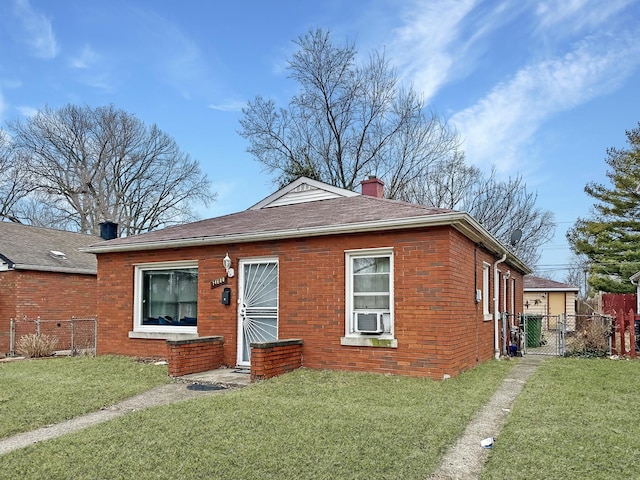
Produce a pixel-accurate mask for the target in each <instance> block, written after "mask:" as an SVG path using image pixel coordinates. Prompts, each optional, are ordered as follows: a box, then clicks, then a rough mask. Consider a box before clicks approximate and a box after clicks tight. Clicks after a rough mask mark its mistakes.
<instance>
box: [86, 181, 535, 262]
mask: <svg viewBox="0 0 640 480" xmlns="http://www.w3.org/2000/svg"><path fill="white" fill-rule="evenodd" d="M324 187H325V184H323V183H321V182H317V181H313V180H310V179H307V178H304V177H302V178H301V179H298V180H296V182H294V183H293V184H290V185H288V186H287V187H285V188H284V189H281V190H279V191H278V192H276V193H275V194H272V195H270V196H269V197H267V198H266V199H265V200H263V201H261V202H259V203H258V204H256V205H254V206H253V207H251V208H250V209H248V210H244V211H242V212H239V213H233V214H230V215H225V216H221V217H216V218H211V219H208V220H202V221H199V222H194V223H189V224H186V225H178V226H173V227H168V228H165V229H163V230H157V231H152V232H148V233H144V234H141V235H135V236H131V237H122V238H117V239H114V240H110V241H107V242H101V243H97V244H95V245H92V246H91V247H90V248H88V249H87V251H90V252H94V253H102V252H117V251H134V250H154V249H160V248H176V247H187V246H197V245H217V244H227V243H242V242H257V241H269V240H279V239H285V238H304V237H310V236H321V235H339V234H349V233H364V232H379V231H388V230H399V229H408V228H409V229H410V228H422V227H433V226H438V225H450V226H452V227H453V228H456V229H457V230H459V231H461V232H462V233H463V234H464V235H466V236H467V237H468V238H470V239H471V240H473V241H474V242H477V243H482V244H483V245H484V246H485V247H486V248H488V249H489V250H491V251H493V252H494V253H496V254H499V255H502V254H504V253H507V256H508V257H509V261H510V262H511V263H513V264H514V267H518V268H519V269H520V270H522V271H523V272H524V273H528V272H529V271H530V270H529V269H528V267H527V266H526V265H524V264H523V263H522V262H521V261H520V260H519V259H517V258H516V257H515V256H514V255H513V254H511V253H510V252H509V250H508V249H507V248H506V247H505V246H504V245H502V244H501V243H500V242H499V241H498V240H496V239H495V238H493V236H492V235H491V234H490V233H489V232H487V231H486V230H485V229H484V228H483V227H482V226H481V225H480V224H479V223H478V222H477V221H476V220H474V219H473V218H472V217H471V216H469V215H468V214H466V213H463V212H457V211H454V210H447V209H441V208H431V207H426V206H422V205H415V204H411V203H406V202H400V201H395V200H387V199H383V198H375V197H371V196H367V195H360V194H357V193H354V192H351V191H348V190H342V189H339V188H336V187H330V186H328V185H326V187H329V188H327V189H324ZM317 190H321V191H320V192H318V191H317ZM283 192H284V193H283ZM343 192H345V193H344V194H343ZM302 197H304V198H305V199H306V200H301V199H302Z"/></svg>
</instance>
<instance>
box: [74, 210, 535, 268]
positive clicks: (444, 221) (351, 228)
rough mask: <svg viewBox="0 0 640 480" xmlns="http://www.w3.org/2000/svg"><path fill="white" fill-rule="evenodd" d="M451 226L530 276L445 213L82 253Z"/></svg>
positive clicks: (464, 220)
mask: <svg viewBox="0 0 640 480" xmlns="http://www.w3.org/2000/svg"><path fill="white" fill-rule="evenodd" d="M444 225H450V226H452V227H453V228H455V229H456V230H458V231H460V232H461V233H462V234H463V235H465V236H466V237H467V238H469V239H470V240H472V241H473V242H475V243H482V244H483V245H484V246H485V247H486V248H488V249H489V250H491V251H493V252H495V253H499V254H500V255H502V254H505V253H506V254H507V256H508V258H509V261H510V263H512V264H513V265H514V267H517V268H518V269H520V270H521V271H522V272H523V274H528V273H531V270H530V269H529V267H527V266H526V265H525V264H524V263H522V262H521V261H520V260H519V259H518V258H517V257H516V256H515V255H513V254H512V253H511V252H510V251H509V249H508V248H506V247H505V246H504V245H502V244H501V243H500V242H499V241H497V240H496V239H495V238H493V236H492V235H491V234H489V232H488V231H487V230H485V229H484V227H482V226H481V225H480V224H479V223H478V222H477V221H476V220H474V219H473V217H471V216H470V215H468V214H467V213H464V212H446V213H438V214H434V215H428V216H425V215H420V216H417V217H408V218H400V219H393V220H391V221H390V220H389V219H384V220H375V221H369V222H361V223H352V224H343V225H332V226H324V225H323V226H318V227H307V228H299V229H289V230H277V231H272V232H264V231H263V232H254V233H242V234H229V235H215V236H207V237H195V238H185V239H175V240H158V241H150V242H141V243H135V244H134V243H128V244H122V245H100V244H97V245H93V246H90V247H86V248H82V249H81V251H84V252H89V253H96V254H98V253H116V252H131V251H143V250H159V249H164V248H184V247H194V246H205V245H220V244H226V243H249V242H260V241H272V240H283V239H287V238H300V237H317V236H322V235H339V234H346V233H366V232H373V231H375V232H379V231H387V230H400V229H404V228H419V227H436V226H444Z"/></svg>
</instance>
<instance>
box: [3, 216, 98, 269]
mask: <svg viewBox="0 0 640 480" xmlns="http://www.w3.org/2000/svg"><path fill="white" fill-rule="evenodd" d="M98 240H99V238H98V237H93V236H91V235H84V234H81V233H74V232H66V231H63V230H54V229H50V228H43V227H34V226H31V225H22V224H19V223H10V222H0V270H39V271H47V272H63V273H80V274H90V275H95V274H96V273H97V269H96V263H97V262H96V257H95V255H93V254H91V253H87V252H85V251H82V250H81V248H85V247H87V246H89V245H91V244H92V243H96V241H98Z"/></svg>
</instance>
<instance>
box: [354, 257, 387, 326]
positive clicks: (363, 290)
mask: <svg viewBox="0 0 640 480" xmlns="http://www.w3.org/2000/svg"><path fill="white" fill-rule="evenodd" d="M346 281H347V286H346V287H347V288H346V291H347V299H346V300H347V302H346V304H347V308H346V316H347V320H346V322H347V325H346V333H347V336H351V337H372V336H373V337H376V336H377V337H383V338H392V337H393V251H392V250H391V249H374V250H357V251H350V252H346Z"/></svg>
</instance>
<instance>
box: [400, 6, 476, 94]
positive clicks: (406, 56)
mask: <svg viewBox="0 0 640 480" xmlns="http://www.w3.org/2000/svg"><path fill="white" fill-rule="evenodd" d="M475 3H476V0H461V1H456V2H450V1H447V0H435V1H434V0H426V1H421V2H414V4H413V5H412V7H411V8H409V9H406V10H405V11H404V12H403V18H404V24H403V26H402V27H400V28H398V29H396V30H395V31H394V32H393V35H394V39H393V42H392V44H391V46H390V48H389V54H390V56H391V57H392V61H393V63H394V64H395V65H396V66H397V67H398V68H399V69H400V70H401V71H402V73H403V76H404V77H405V78H411V79H412V81H413V83H414V84H415V85H416V86H417V88H418V90H419V91H421V92H422V93H423V94H424V97H425V99H426V101H428V100H429V99H430V98H431V97H432V96H433V95H434V94H435V92H437V90H438V89H439V88H440V86H441V85H443V84H444V83H446V82H447V81H448V80H449V77H450V76H451V75H452V70H454V69H455V68H456V55H457V54H456V53H455V48H454V47H455V46H456V45H457V44H458V42H459V35H460V28H461V23H462V22H463V20H464V19H465V17H466V16H467V15H468V14H469V12H470V11H471V10H472V9H473V7H474V5H475Z"/></svg>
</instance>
